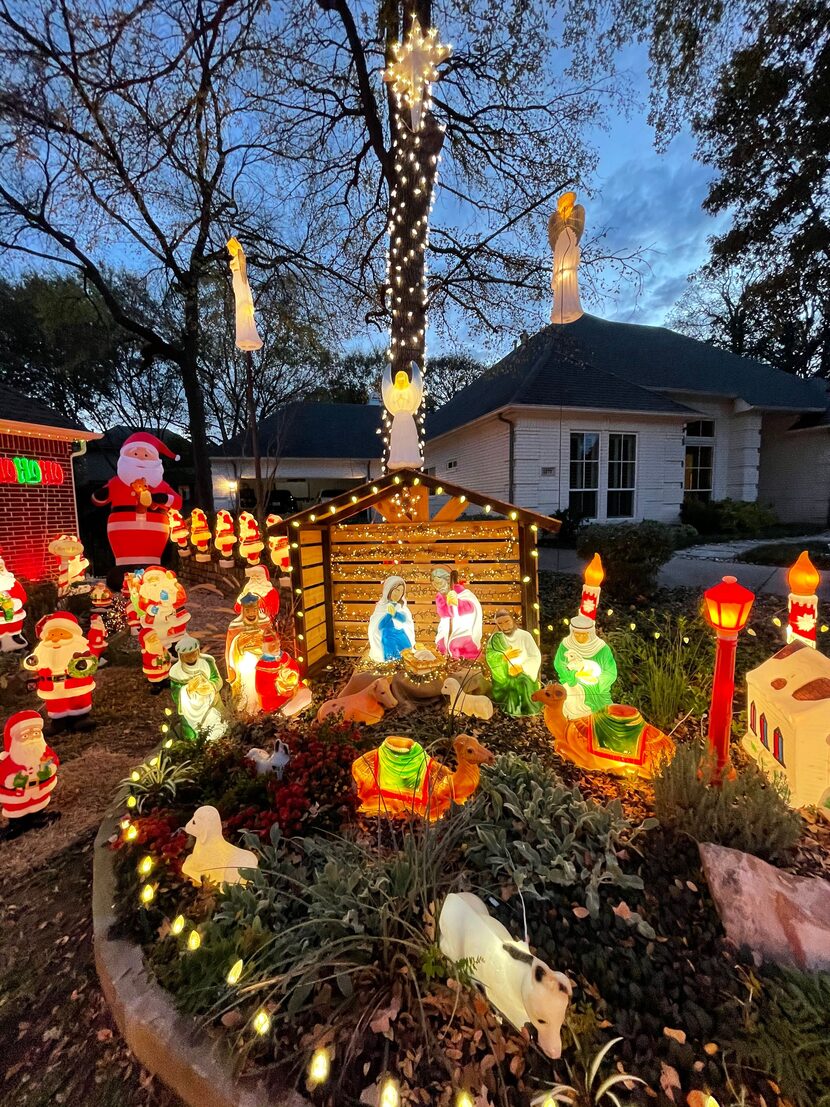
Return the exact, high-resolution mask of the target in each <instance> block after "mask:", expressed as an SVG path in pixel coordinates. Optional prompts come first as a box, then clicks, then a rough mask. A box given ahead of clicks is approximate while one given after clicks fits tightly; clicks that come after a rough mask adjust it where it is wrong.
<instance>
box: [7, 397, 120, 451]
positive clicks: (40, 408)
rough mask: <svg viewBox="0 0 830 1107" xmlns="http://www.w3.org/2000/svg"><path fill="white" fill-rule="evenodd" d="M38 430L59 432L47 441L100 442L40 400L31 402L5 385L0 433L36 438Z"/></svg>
mask: <svg viewBox="0 0 830 1107" xmlns="http://www.w3.org/2000/svg"><path fill="white" fill-rule="evenodd" d="M39 430H47V431H52V432H59V433H57V434H56V433H53V434H52V435H50V436H49V437H60V438H66V439H74V438H87V439H89V438H100V435H99V434H96V433H95V432H94V431H89V430H87V429H86V427H85V426H84V425H83V424H82V423H79V422H77V421H76V420H75V419H69V418H68V417H67V416H66V415H61V414H59V413H58V412H57V411H53V410H52V408H50V407H47V406H46V404H43V403H41V402H40V400H34V399H32V398H31V397H30V396H27V395H26V394H25V393H24V392H18V390H17V389H16V388H11V387H9V386H8V385H4V387H3V399H2V404H1V405H0V432H5V433H8V434H26V433H31V434H37V433H38V431H39Z"/></svg>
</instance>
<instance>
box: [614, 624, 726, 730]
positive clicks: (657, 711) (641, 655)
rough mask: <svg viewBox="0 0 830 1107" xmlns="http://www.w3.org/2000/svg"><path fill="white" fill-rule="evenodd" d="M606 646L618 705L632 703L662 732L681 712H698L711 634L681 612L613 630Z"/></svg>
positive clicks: (702, 706) (710, 658)
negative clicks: (612, 662) (614, 667)
mask: <svg viewBox="0 0 830 1107" xmlns="http://www.w3.org/2000/svg"><path fill="white" fill-rule="evenodd" d="M608 644H609V645H610V646H611V649H612V650H613V651H614V657H615V658H616V661H617V672H618V674H619V675H618V678H617V683H616V685H615V686H614V689H613V695H614V699H615V700H616V701H617V702H618V703H631V704H633V705H634V706H635V707H638V708H639V709H640V711H642V713H643V715H644V717H645V718H646V719H648V721H649V722H650V723H653V724H654V725H655V726H656V727H659V728H660V730H664V731H669V730H671V729H672V727H673V726H674V725H675V723H676V722H677V720H678V718H680V717H681V716H682V715H687V714H692V715H695V716H700V715H701V714H702V713H703V712H704V711H705V710H706V705H707V703H708V701H709V693H710V690H711V680H712V669H713V665H714V637H713V635H712V634H709V633H707V632H706V630H705V629H704V627H703V626H702V624H700V623H699V622H692V620H690V619H687V618H686V617H685V616H683V615H680V616H678V617H677V618H671V617H670V616H667V617H655V616H654V615H652V616H650V617H649V618H648V619H646V620H645V621H644V622H642V623H639V622H638V625H637V630H636V631H632V630H629V629H628V628H627V627H626V628H625V629H620V630H614V631H612V632H611V633H610V634H609V635H608Z"/></svg>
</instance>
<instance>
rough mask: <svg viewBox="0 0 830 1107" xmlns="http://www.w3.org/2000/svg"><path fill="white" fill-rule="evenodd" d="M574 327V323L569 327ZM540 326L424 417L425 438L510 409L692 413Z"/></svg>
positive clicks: (549, 328)
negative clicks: (530, 406)
mask: <svg viewBox="0 0 830 1107" xmlns="http://www.w3.org/2000/svg"><path fill="white" fill-rule="evenodd" d="M570 326H576V324H570ZM562 329H563V328H561V327H558V328H554V327H545V328H544V329H543V330H541V331H539V332H538V333H537V334H534V335H533V336H532V337H531V338H529V339H528V340H527V341H526V342H524V343H523V344H522V345H521V346H517V347H516V349H515V350H512V351H511V352H510V353H509V354H508V355H507V356H506V357H503V358H502V360H501V361H499V362H497V363H496V365H494V366H493V367H492V369H489V370H488V371H487V372H486V373H484V374H483V375H482V376H481V377H479V378H478V379H477V380H475V381H473V382H472V384H469V385H467V387H466V388H463V389H462V390H461V391H460V392H457V393H456V394H455V396H453V398H452V399H451V400H450V402H449V403H448V404H445V405H444V406H443V407H442V408H439V409H438V411H436V412H434V413H433V414H432V415H430V416H429V417H428V418H427V437H428V438H436V437H437V436H438V435H440V434H445V433H446V432H447V431H450V430H454V429H455V428H456V427H459V426H463V425H464V424H465V423H471V422H472V421H473V420H475V419H478V418H480V417H481V416H482V415H487V414H488V413H489V412H491V411H498V410H499V409H500V408H503V407H509V406H512V405H514V404H533V405H542V406H544V407H564V408H609V409H611V410H615V411H631V412H634V411H636V412H649V413H654V414H668V415H677V416H683V415H685V416H691V415H693V414H696V413H695V412H694V411H693V409H692V408H690V407H686V406H685V405H683V404H679V403H677V402H676V401H675V400H672V399H670V398H669V397H667V396H661V395H660V394H659V393H657V392H652V391H650V390H649V389H646V388H640V387H639V386H638V385H636V384H632V383H631V382H630V381H629V380H626V379H624V378H623V377H622V376H618V375H617V374H615V373H611V372H608V371H607V366H605V365H604V364H603V363H602V362H601V361H599V360H598V359H597V360H595V359H593V358H591V357H589V356H588V355H587V354H586V352H585V351H584V350H582V349H581V348H580V347H579V346H578V345H576V344H574V343H572V342H568V343H565V344H560V343H559V342H557V341H556V336H555V335H552V333H551V332H555V331H561V330H562Z"/></svg>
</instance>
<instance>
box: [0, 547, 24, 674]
mask: <svg viewBox="0 0 830 1107" xmlns="http://www.w3.org/2000/svg"><path fill="white" fill-rule="evenodd" d="M25 621H26V591H25V589H24V588H23V585H22V584H21V583H20V581H19V580H18V579H17V577H16V576H15V575H14V573H13V572H12V571H11V569H7V568H6V563H5V561H3V558H2V557H0V653H6V652H8V651H9V650H22V649H23V647H24V646H25V645H26V639H25V638H24V637H23V624H24V622H25Z"/></svg>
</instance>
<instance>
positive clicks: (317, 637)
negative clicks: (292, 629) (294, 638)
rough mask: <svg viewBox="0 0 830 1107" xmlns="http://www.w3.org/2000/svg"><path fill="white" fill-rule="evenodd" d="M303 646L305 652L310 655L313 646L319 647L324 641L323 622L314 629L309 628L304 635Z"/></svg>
mask: <svg viewBox="0 0 830 1107" xmlns="http://www.w3.org/2000/svg"><path fill="white" fill-rule="evenodd" d="M304 638H305V645H306V650H307V651H308V652H309V653H310V652H311V650H312V649H313V648H314V647H315V646H319V645H320V643H321V642H322V643H323V644H325V641H326V624H325V620H324V621H323V622H322V623H319V624H318V625H317V626H316V627H310V628H309V629H308V630H307V631H306V632H305V633H304Z"/></svg>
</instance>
